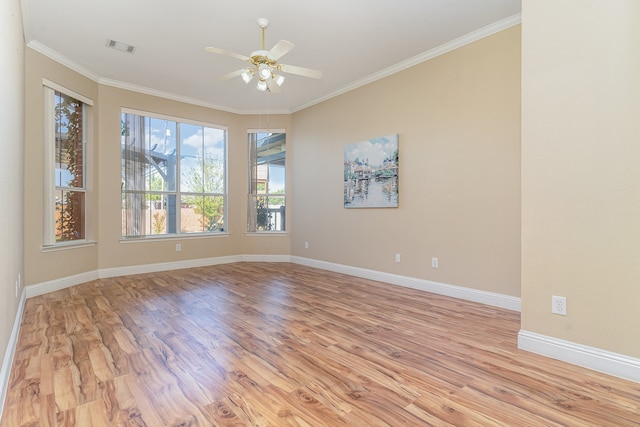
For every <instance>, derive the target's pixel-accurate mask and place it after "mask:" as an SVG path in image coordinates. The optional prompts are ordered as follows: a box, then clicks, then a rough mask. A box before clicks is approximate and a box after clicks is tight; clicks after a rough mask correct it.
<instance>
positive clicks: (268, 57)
mask: <svg viewBox="0 0 640 427" xmlns="http://www.w3.org/2000/svg"><path fill="white" fill-rule="evenodd" d="M258 25H259V26H260V28H261V30H262V49H261V50H256V51H255V52H252V53H251V55H250V56H244V55H241V54H239V53H235V52H231V51H228V50H224V49H219V48H216V47H207V48H205V50H206V51H208V52H211V53H217V54H222V55H227V56H231V57H233V58H236V59H241V60H243V61H247V62H249V63H251V65H252V66H249V67H246V68H243V69H240V70H237V71H233V72H231V73H229V74H227V75H226V76H224V77H223V78H232V77H235V76H238V75H239V76H240V77H242V80H243V81H244V82H245V83H247V84H248V83H249V82H251V80H253V78H254V77H255V76H256V75H257V76H258V78H259V80H258V84H257V86H256V87H257V89H258V90H259V91H261V92H266V91H268V92H271V93H277V92H279V91H280V86H282V83H284V80H285V77H284V76H283V75H282V74H276V72H278V73H289V74H297V75H299V76H303V77H311V78H314V79H320V78H322V71H320V70H313V69H310V68H304V67H298V66H294V65H285V64H278V60H279V59H280V58H281V57H283V56H284V55H285V54H286V53H288V52H289V51H290V50H291V49H293V47H294V45H293V43H291V42H289V41H287V40H280V41H279V42H278V43H276V45H275V46H274V47H273V48H271V50H268V51H267V50H265V47H264V30H265V28H267V27H268V26H269V21H268V20H267V19H266V18H259V19H258Z"/></svg>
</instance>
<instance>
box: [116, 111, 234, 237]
mask: <svg viewBox="0 0 640 427" xmlns="http://www.w3.org/2000/svg"><path fill="white" fill-rule="evenodd" d="M124 114H132V115H136V116H140V117H143V118H145V119H147V118H148V119H156V120H165V121H169V122H173V123H175V125H176V139H175V143H176V157H177V159H176V165H175V168H176V169H175V176H176V178H175V179H176V182H175V190H171V191H169V190H163V191H156V190H144V191H139V190H138V191H133V192H134V193H140V194H142V195H143V196H144V197H146V196H150V195H154V194H156V195H168V194H172V195H175V199H176V204H177V205H178V207H179V206H180V205H181V201H182V198H183V197H184V196H197V195H203V196H213V197H222V199H223V203H224V207H223V218H224V222H223V224H224V226H223V230H221V231H201V232H183V231H182V227H181V220H182V219H181V215H180V213H179V212H178V214H177V215H176V220H175V232H172V233H169V232H165V233H162V234H153V233H152V234H140V235H127V234H124V233H123V231H124V229H123V227H122V226H121V227H120V228H121V232H120V241H121V242H133V241H141V240H172V239H183V238H204V237H217V236H228V235H229V232H228V230H229V216H228V204H229V180H228V175H229V130H228V126H225V125H220V124H215V123H209V122H204V121H200V120H193V119H187V118H184V117H176V116H171V115H167V114H162V113H155V112H150V111H143V110H137V109H132V108H126V107H123V108H121V109H120V119H121V120H122V116H123V115H124ZM181 125H192V126H201V127H203V128H211V129H216V130H219V131H222V132H224V174H223V179H224V184H223V192H222V193H208V192H202V193H194V192H192V191H185V190H183V189H182V187H183V186H182V185H181V180H182V173H181V158H180V150H181V144H182V141H181V139H182V138H181V134H180V127H181ZM122 160H123V157H122V151H121V154H120V172H121V174H122V172H123V167H122ZM125 194H126V193H125V188H124V186H123V187H122V189H121V191H120V200H121V201H122V197H123V196H124V195H125ZM121 209H123V205H122V204H121ZM178 210H179V209H178ZM166 227H167V228H166V229H168V228H169V227H168V226H166Z"/></svg>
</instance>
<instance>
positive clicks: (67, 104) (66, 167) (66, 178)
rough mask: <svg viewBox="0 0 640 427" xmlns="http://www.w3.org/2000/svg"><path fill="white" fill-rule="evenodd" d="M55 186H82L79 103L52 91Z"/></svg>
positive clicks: (81, 137) (80, 115)
mask: <svg viewBox="0 0 640 427" xmlns="http://www.w3.org/2000/svg"><path fill="white" fill-rule="evenodd" d="M54 99H55V101H54V102H55V106H54V115H55V117H54V120H55V128H54V129H55V185H56V187H74V188H84V164H83V160H84V159H83V129H82V126H83V108H82V105H83V104H82V102H80V101H78V100H76V99H74V98H71V97H70V96H67V95H64V94H62V93H60V92H55V98H54Z"/></svg>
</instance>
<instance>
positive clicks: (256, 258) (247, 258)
mask: <svg viewBox="0 0 640 427" xmlns="http://www.w3.org/2000/svg"><path fill="white" fill-rule="evenodd" d="M242 262H291V255H242Z"/></svg>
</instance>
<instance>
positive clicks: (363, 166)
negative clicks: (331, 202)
mask: <svg viewBox="0 0 640 427" xmlns="http://www.w3.org/2000/svg"><path fill="white" fill-rule="evenodd" d="M398 165H399V163H398V134H394V135H388V136H383V137H380V138H373V139H369V140H367V141H361V142H356V143H355V144H347V145H346V146H345V147H344V207H345V208H397V207H398Z"/></svg>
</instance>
